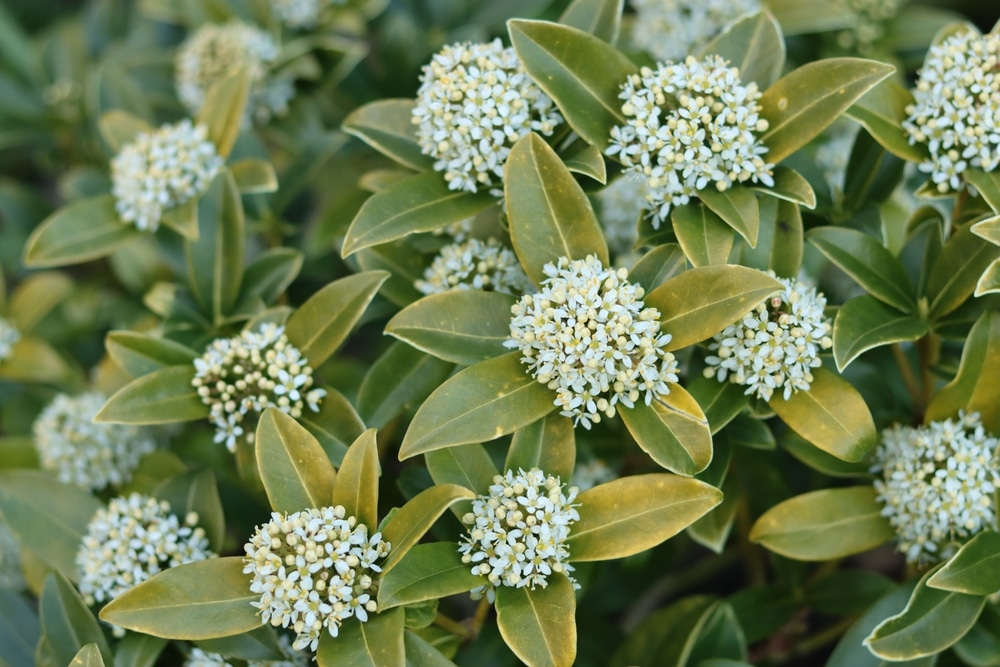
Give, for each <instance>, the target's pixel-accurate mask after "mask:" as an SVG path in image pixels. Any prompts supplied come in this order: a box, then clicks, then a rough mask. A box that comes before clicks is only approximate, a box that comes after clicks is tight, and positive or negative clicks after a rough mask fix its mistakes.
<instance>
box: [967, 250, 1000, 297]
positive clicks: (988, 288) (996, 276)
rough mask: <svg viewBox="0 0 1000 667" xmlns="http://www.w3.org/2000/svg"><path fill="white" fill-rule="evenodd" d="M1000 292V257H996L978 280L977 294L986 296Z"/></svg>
mask: <svg viewBox="0 0 1000 667" xmlns="http://www.w3.org/2000/svg"><path fill="white" fill-rule="evenodd" d="M997 292H1000V257H998V258H997V259H994V260H993V261H992V262H991V263H990V265H989V266H987V267H986V269H985V270H984V271H983V275H981V276H979V280H978V281H977V282H976V291H975V292H973V294H974V295H975V296H977V297H978V296H985V295H987V294H996V293H997Z"/></svg>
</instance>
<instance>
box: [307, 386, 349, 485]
mask: <svg viewBox="0 0 1000 667" xmlns="http://www.w3.org/2000/svg"><path fill="white" fill-rule="evenodd" d="M324 388H325V389H326V396H324V397H323V402H322V403H320V406H319V412H312V411H311V410H307V411H305V412H304V413H303V414H302V416H301V417H299V422H300V423H301V424H302V425H303V426H305V427H306V430H308V431H309V432H310V433H312V434H313V437H315V438H316V439H317V440H319V444H320V446H321V447H323V451H324V452H326V455H327V457H328V458H329V459H330V462H331V463H333V465H334V466H339V465H340V462H341V461H342V460H343V459H344V454H346V453H347V448H348V446H350V444H351V443H352V442H354V441H355V440H356V439H357V437H358V436H359V435H361V434H362V433H364V431H365V424H364V422H362V421H361V417H359V416H358V413H357V412H355V410H354V406H353V405H351V402H350V401H348V400H347V399H346V398H345V397H344V395H343V394H341V393H340V392H339V391H337V390H336V389H334V388H333V387H324Z"/></svg>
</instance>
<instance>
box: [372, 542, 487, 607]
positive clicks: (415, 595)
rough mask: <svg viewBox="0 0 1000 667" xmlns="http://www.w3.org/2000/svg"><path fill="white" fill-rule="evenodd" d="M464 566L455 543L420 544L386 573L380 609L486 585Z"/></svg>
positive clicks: (433, 598) (470, 569)
mask: <svg viewBox="0 0 1000 667" xmlns="http://www.w3.org/2000/svg"><path fill="white" fill-rule="evenodd" d="M486 583H487V582H486V579H485V578H484V577H481V576H479V575H476V574H472V566H471V565H470V564H468V563H463V562H462V555H461V554H460V553H458V544H457V543H456V542H434V543H431V544H417V545H415V546H414V547H413V548H412V549H410V550H409V551H408V552H407V553H406V556H405V557H404V558H403V559H402V560H400V561H399V562H398V563H397V564H396V565H395V567H393V568H392V569H391V570H389V571H388V572H386V573H385V575H384V576H383V577H382V579H381V583H380V584H379V589H378V606H379V609H382V610H385V609H391V608H392V607H398V606H400V605H406V604H413V603H416V602H423V601H424V600H436V599H438V598H443V597H447V596H449V595H458V594H459V593H465V592H467V591H470V590H472V589H473V588H476V587H477V586H482V585H484V584H486Z"/></svg>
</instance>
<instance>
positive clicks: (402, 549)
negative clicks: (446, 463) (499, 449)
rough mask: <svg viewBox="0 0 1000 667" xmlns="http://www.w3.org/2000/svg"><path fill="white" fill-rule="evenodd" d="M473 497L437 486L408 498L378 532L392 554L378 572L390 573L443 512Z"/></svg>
mask: <svg viewBox="0 0 1000 667" xmlns="http://www.w3.org/2000/svg"><path fill="white" fill-rule="evenodd" d="M475 497H476V494H475V493H473V492H472V491H470V490H469V489H467V488H465V487H464V486H459V485H457V484H438V485H436V486H432V487H431V488H429V489H425V490H423V491H421V492H420V493H418V494H417V495H416V496H414V497H413V498H411V499H410V500H409V501H407V503H406V504H405V505H403V506H402V507H400V508H399V510H398V511H397V512H396V513H395V514H393V516H392V518H391V519H389V522H388V523H387V524H386V525H385V528H383V529H382V539H384V540H385V541H387V542H388V543H389V544H391V545H392V550H391V551H390V552H389V555H388V556H387V557H386V559H385V562H384V563H382V572H388V571H390V570H391V569H392V568H393V567H394V566H395V565H396V564H397V563H399V560H400V558H402V557H403V556H405V555H406V553H407V552H408V551H409V550H410V548H411V547H412V546H413V545H414V544H416V543H417V542H419V541H420V538H422V537H423V536H424V534H425V533H426V532H427V531H428V530H430V527H431V526H432V525H434V522H435V521H437V519H438V517H440V516H441V515H442V514H444V511H445V510H446V509H448V508H449V507H451V506H452V505H454V504H455V503H457V502H458V501H460V500H472V499H473V498H475Z"/></svg>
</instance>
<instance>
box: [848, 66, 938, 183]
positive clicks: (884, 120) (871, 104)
mask: <svg viewBox="0 0 1000 667" xmlns="http://www.w3.org/2000/svg"><path fill="white" fill-rule="evenodd" d="M910 104H913V95H912V94H911V93H910V91H908V90H907V89H906V88H904V87H903V86H901V85H899V83H898V82H896V81H894V80H892V79H886V80H884V81H882V82H880V83H879V84H878V85H876V86H874V87H873V88H871V89H870V90H869V91H868V92H867V93H865V94H864V95H862V96H861V97H860V98H859V99H858V100H857V101H856V102H855V103H854V104H853V105H852V106H850V107H848V108H847V111H846V112H845V115H846V116H848V117H849V118H851V119H853V120H856V121H857V122H859V123H861V125H862V126H863V127H864V128H865V129H866V130H868V133H869V134H870V135H872V137H873V138H874V139H875V141H877V142H879V143H880V144H881V145H882V148H884V149H886V150H887V151H889V152H890V153H892V154H893V155H895V156H896V157H900V158H902V159H904V160H907V161H908V162H916V163H918V164H919V163H921V162H925V161H927V160H929V159H930V153H929V152H928V150H927V146H926V145H924V144H915V145H914V144H910V142H909V140H908V139H907V136H906V133H905V131H904V130H903V120H904V119H906V117H907V113H906V107H907V106H908V105H910Z"/></svg>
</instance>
